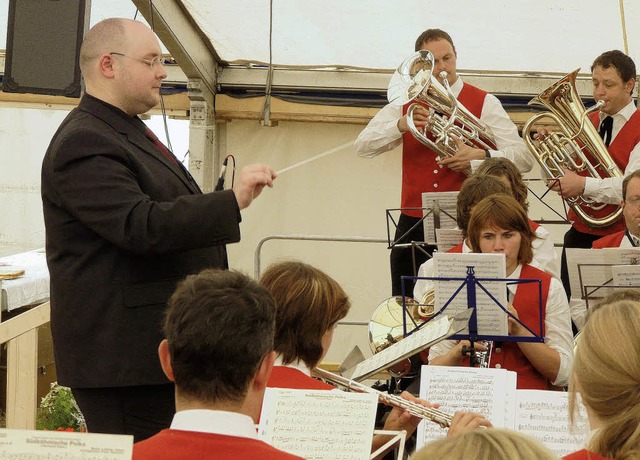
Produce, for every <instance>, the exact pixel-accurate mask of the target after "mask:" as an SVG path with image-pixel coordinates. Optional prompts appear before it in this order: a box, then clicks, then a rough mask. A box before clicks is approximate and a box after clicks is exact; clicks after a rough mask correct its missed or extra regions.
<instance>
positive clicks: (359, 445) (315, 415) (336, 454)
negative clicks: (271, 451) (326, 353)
mask: <svg viewBox="0 0 640 460" xmlns="http://www.w3.org/2000/svg"><path fill="white" fill-rule="evenodd" d="M377 406H378V396H377V395H376V394H369V393H347V392H344V391H338V390H336V391H326V390H292V389H286V388H267V390H266V392H265V395H264V402H263V404H262V413H261V414H260V426H259V428H258V438H259V439H261V440H262V441H265V442H266V443H268V444H270V445H272V446H274V447H276V448H278V449H280V450H284V451H286V452H289V453H292V454H295V455H299V456H301V457H304V458H306V459H312V460H323V459H327V460H329V459H335V460H361V459H364V458H369V454H370V452H371V441H372V439H373V429H374V424H375V416H376V409H377Z"/></svg>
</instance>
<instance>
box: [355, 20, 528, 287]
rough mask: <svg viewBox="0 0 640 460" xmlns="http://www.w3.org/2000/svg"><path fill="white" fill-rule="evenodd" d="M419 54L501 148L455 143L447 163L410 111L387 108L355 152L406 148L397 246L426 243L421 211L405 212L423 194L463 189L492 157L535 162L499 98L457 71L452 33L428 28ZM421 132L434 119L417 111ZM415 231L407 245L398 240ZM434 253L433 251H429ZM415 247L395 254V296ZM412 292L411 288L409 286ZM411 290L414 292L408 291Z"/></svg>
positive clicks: (524, 168)
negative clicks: (415, 132)
mask: <svg viewBox="0 0 640 460" xmlns="http://www.w3.org/2000/svg"><path fill="white" fill-rule="evenodd" d="M415 50H416V51H420V50H426V51H429V52H431V54H432V55H433V57H434V66H433V76H435V77H436V78H437V79H438V81H439V82H440V83H441V84H443V83H444V80H443V79H442V78H441V76H440V73H441V72H442V71H444V72H446V79H447V82H448V84H449V86H450V87H451V91H452V92H453V95H454V96H455V97H456V99H457V100H458V101H459V102H460V103H462V105H464V106H465V107H466V108H467V109H468V110H469V111H470V112H471V113H472V114H473V115H474V116H475V117H476V118H478V119H480V121H482V122H484V123H486V124H487V125H488V127H489V128H490V129H491V131H492V134H493V137H494V139H495V144H496V150H484V149H480V148H472V147H470V146H468V145H465V144H464V143H462V141H459V140H456V144H457V152H456V153H455V154H454V155H453V156H451V157H447V158H444V159H440V158H438V154H437V153H436V152H434V151H433V150H431V149H429V148H428V147H426V146H424V145H423V144H421V143H420V142H419V141H418V140H416V139H415V138H414V137H413V136H412V135H411V134H410V133H409V132H408V126H407V116H406V112H407V107H408V106H409V105H410V104H411V102H410V103H409V104H406V105H405V106H403V107H399V106H395V105H391V104H389V105H386V106H385V107H384V108H382V110H380V112H378V114H377V115H376V116H375V117H374V118H373V119H372V120H371V122H370V123H369V124H368V125H367V127H366V128H365V129H364V130H363V131H362V132H361V133H360V135H359V136H358V139H357V140H356V144H355V146H356V152H357V154H358V155H359V156H362V157H368V158H371V157H374V156H377V155H379V154H381V153H383V152H386V151H389V150H392V149H394V148H395V147H397V146H399V145H400V144H402V202H401V207H402V208H403V211H402V214H401V215H400V219H399V221H398V227H397V229H396V236H395V238H394V240H395V241H397V242H398V243H408V242H411V241H419V242H422V241H424V234H423V228H422V225H416V224H417V223H418V221H419V219H420V218H421V217H422V211H421V210H419V209H417V210H409V209H405V208H420V207H421V206H422V198H421V197H422V193H423V192H446V191H456V190H460V186H461V184H462V182H463V181H464V180H465V178H466V175H465V172H467V171H469V170H470V165H471V160H484V159H485V158H488V157H506V158H508V159H509V160H511V161H513V162H514V163H515V164H516V165H517V166H518V169H519V170H520V171H521V172H523V173H524V172H528V171H530V170H531V167H532V165H533V158H531V156H530V155H529V153H528V152H527V149H526V147H525V145H524V143H523V142H522V139H521V138H520V137H519V135H518V130H517V128H516V126H515V125H514V124H513V122H512V121H511V120H510V119H509V116H508V115H507V113H506V112H505V110H504V108H503V107H502V105H501V104H500V101H498V99H497V98H496V97H495V96H493V95H491V94H488V93H486V92H485V91H482V90H481V89H479V88H476V87H474V86H472V85H469V84H467V83H463V81H462V80H461V79H460V78H458V75H457V72H456V59H457V53H456V49H455V46H454V44H453V41H452V39H451V37H450V36H449V34H448V33H446V32H444V31H442V30H440V29H428V30H426V31H424V32H423V33H422V34H421V35H420V36H419V37H418V39H417V40H416V45H415ZM413 121H414V123H415V125H416V127H417V128H422V127H424V126H425V125H426V124H427V123H428V121H429V112H428V111H427V110H426V109H423V108H422V107H418V108H417V109H416V110H415V111H414V113H413ZM414 225H416V228H415V229H413V230H412V231H411V232H410V233H409V234H408V235H407V237H406V238H404V239H403V240H402V241H398V239H399V238H400V237H401V236H402V235H404V234H405V233H406V232H407V231H409V230H410V229H411V228H412V227H413V226H414ZM432 250H433V247H431V248H430V250H429V252H431V251H432ZM411 252H412V251H411V249H410V248H401V247H398V246H395V247H394V248H393V249H392V251H391V282H392V295H394V296H396V295H401V294H402V284H401V276H403V275H404V276H413V274H414V266H413V261H412V255H411ZM425 260H426V256H424V255H422V254H420V253H416V261H415V263H416V266H419V265H420V264H422V263H423V262H425ZM410 289H412V286H411V287H410ZM409 292H410V291H409Z"/></svg>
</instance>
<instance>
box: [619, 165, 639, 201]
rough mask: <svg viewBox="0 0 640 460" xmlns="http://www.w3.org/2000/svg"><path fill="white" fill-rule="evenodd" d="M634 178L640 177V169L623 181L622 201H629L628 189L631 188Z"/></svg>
mask: <svg viewBox="0 0 640 460" xmlns="http://www.w3.org/2000/svg"><path fill="white" fill-rule="evenodd" d="M634 177H640V169H637V170H635V171H633V172H632V173H631V174H629V175H628V176H627V177H625V178H624V180H623V181H622V199H623V200H625V201H626V200H627V187H628V186H629V182H630V181H631V179H633V178H634Z"/></svg>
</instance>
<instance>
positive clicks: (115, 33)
mask: <svg viewBox="0 0 640 460" xmlns="http://www.w3.org/2000/svg"><path fill="white" fill-rule="evenodd" d="M128 22H134V21H132V20H131V19H123V18H110V19H105V20H104V21H100V22H99V23H97V24H96V25H95V26H93V27H92V28H91V30H89V32H87V35H85V37H84V40H83V41H82V46H81V47H80V70H81V71H82V75H83V76H84V78H85V79H87V78H91V73H92V72H91V68H92V66H91V64H92V63H95V62H96V60H97V59H98V58H99V57H100V56H101V55H102V54H104V53H109V52H111V51H115V50H119V49H120V46H121V45H122V44H123V43H124V42H125V35H126V27H125V25H126V24H127V23H128Z"/></svg>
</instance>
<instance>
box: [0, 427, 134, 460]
mask: <svg viewBox="0 0 640 460" xmlns="http://www.w3.org/2000/svg"><path fill="white" fill-rule="evenodd" d="M132 455H133V436H129V435H116V434H99V433H75V432H67V431H40V430H37V431H36V430H13V429H4V428H0V458H7V459H9V458H16V459H18V458H19V459H24V460H87V459H91V460H131V457H132Z"/></svg>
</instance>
